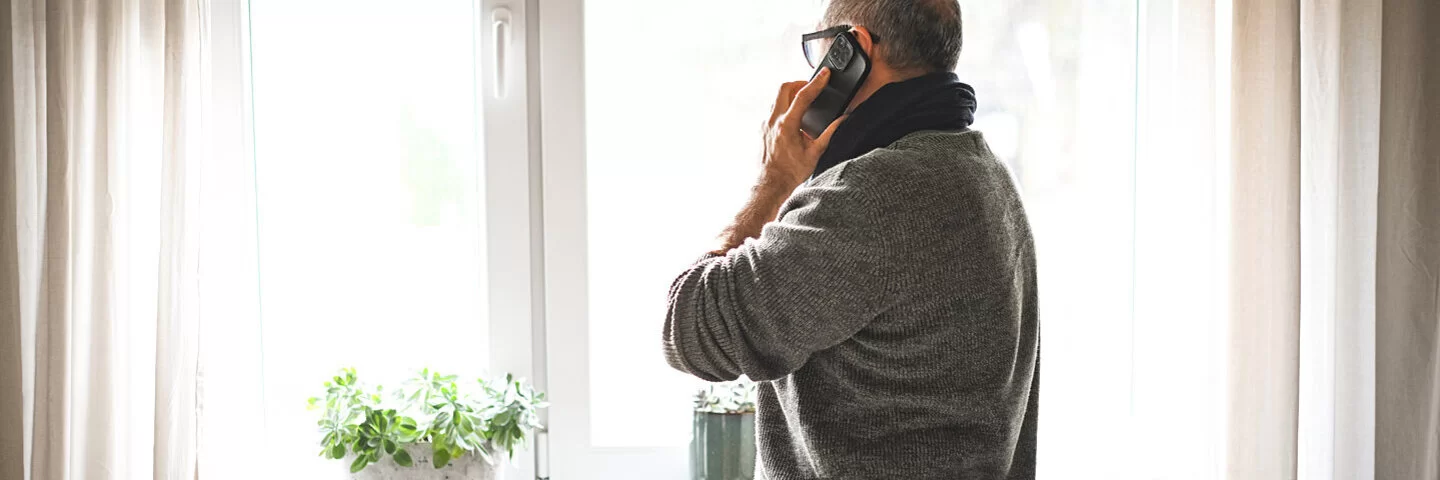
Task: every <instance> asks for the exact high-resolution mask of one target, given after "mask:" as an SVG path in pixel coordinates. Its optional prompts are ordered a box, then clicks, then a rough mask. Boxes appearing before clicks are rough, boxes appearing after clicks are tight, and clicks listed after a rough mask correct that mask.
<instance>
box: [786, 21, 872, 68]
mask: <svg viewBox="0 0 1440 480" xmlns="http://www.w3.org/2000/svg"><path fill="white" fill-rule="evenodd" d="M854 28H855V27H852V26H849V25H836V26H833V27H830V28H827V29H824V30H821V31H818V32H815V33H807V34H804V35H801V36H800V48H801V50H803V51H804V52H805V61H806V62H809V63H810V68H816V67H819V66H820V61H821V60H824V59H825V55H826V54H827V53H829V52H830V44H832V43H834V42H835V37H838V36H840V34H842V33H845V32H848V31H850V30H852V29H854ZM870 43H880V38H879V37H876V36H875V34H873V33H871V34H870Z"/></svg>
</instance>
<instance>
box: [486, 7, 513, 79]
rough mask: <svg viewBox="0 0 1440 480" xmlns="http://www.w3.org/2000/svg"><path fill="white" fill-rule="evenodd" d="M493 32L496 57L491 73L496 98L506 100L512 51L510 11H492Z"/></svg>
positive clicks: (506, 9) (505, 9)
mask: <svg viewBox="0 0 1440 480" xmlns="http://www.w3.org/2000/svg"><path fill="white" fill-rule="evenodd" d="M490 22H491V27H492V28H491V32H492V33H493V34H494V36H495V38H494V42H492V43H493V45H494V48H495V55H494V57H493V58H494V59H495V60H494V61H495V65H493V67H494V68H491V69H490V71H492V72H494V75H495V81H494V84H495V98H505V82H506V79H507V78H509V75H506V74H505V73H506V72H505V66H506V63H507V62H506V60H507V56H508V54H509V49H510V9H509V8H505V7H497V8H495V9H494V10H492V11H490Z"/></svg>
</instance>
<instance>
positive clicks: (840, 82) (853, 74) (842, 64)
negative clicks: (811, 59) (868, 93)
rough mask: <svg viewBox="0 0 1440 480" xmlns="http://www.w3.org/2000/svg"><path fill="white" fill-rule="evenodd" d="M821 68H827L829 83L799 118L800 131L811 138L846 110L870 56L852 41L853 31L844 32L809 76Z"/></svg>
mask: <svg viewBox="0 0 1440 480" xmlns="http://www.w3.org/2000/svg"><path fill="white" fill-rule="evenodd" d="M821 68H829V69H830V82H829V83H827V84H826V85H825V89H824V90H822V91H821V92H820V96H818V97H815V102H814V103H811V104H810V109H808V110H806V111H805V116H804V117H803V118H801V119H800V130H802V131H804V132H805V133H807V134H809V135H810V136H811V137H812V138H813V137H818V136H820V134H821V133H822V132H824V131H825V128H826V127H829V126H830V123H832V122H834V121H835V119H837V118H840V115H842V114H844V113H845V107H847V106H849V105H850V100H851V99H854V98H855V92H856V91H857V90H859V89H860V85H862V84H864V83H865V77H868V76H870V57H869V56H867V55H865V50H862V49H861V48H860V43H859V42H857V41H855V35H854V34H852V33H850V32H844V33H841V34H840V35H837V36H836V37H835V41H833V42H831V43H830V51H829V52H826V54H825V58H824V59H823V60H821V61H820V66H819V67H816V68H815V73H814V74H811V75H810V78H811V79H814V78H815V74H819V73H820V69H821Z"/></svg>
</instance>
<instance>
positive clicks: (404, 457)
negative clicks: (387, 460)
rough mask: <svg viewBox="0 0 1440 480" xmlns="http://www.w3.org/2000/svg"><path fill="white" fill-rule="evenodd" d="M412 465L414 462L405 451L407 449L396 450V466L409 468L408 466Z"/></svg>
mask: <svg viewBox="0 0 1440 480" xmlns="http://www.w3.org/2000/svg"><path fill="white" fill-rule="evenodd" d="M411 463H412V462H411V461H410V452H407V451H405V449H403V448H402V449H400V450H396V451H395V464H396V465H399V466H402V467H408V466H410V465H411Z"/></svg>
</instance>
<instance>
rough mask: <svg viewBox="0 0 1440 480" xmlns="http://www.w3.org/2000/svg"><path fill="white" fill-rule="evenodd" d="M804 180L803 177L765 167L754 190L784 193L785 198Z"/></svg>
mask: <svg viewBox="0 0 1440 480" xmlns="http://www.w3.org/2000/svg"><path fill="white" fill-rule="evenodd" d="M805 180H806V176H805V175H799V174H796V173H794V172H786V171H784V170H782V169H779V168H774V167H770V166H766V167H765V169H764V170H762V171H761V172H760V180H759V182H756V186H755V188H756V190H760V189H771V190H773V191H779V192H784V194H785V196H786V197H788V196H790V192H793V191H795V188H796V187H799V186H800V184H802V183H805Z"/></svg>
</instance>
